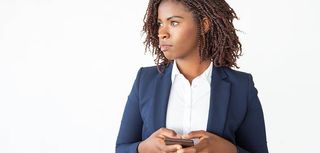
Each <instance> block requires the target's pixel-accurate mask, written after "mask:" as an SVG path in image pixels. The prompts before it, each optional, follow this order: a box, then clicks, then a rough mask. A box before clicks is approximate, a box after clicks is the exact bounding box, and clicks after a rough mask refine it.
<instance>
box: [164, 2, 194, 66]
mask: <svg viewBox="0 0 320 153" xmlns="http://www.w3.org/2000/svg"><path fill="white" fill-rule="evenodd" d="M158 23H159V29H158V34H159V35H158V36H159V43H160V49H161V51H163V53H164V55H165V57H166V58H167V59H169V60H174V59H189V58H190V57H193V58H194V57H195V56H199V52H198V43H197V42H198V41H197V25H196V22H195V21H194V19H193V16H192V13H191V12H188V10H187V8H186V7H185V6H184V5H183V4H181V3H179V2H176V1H174V0H163V1H162V2H161V3H160V5H159V8H158Z"/></svg>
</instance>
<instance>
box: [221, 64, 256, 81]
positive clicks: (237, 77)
mask: <svg viewBox="0 0 320 153" xmlns="http://www.w3.org/2000/svg"><path fill="white" fill-rule="evenodd" d="M220 68H221V69H222V70H223V72H224V73H225V75H226V76H228V79H229V80H234V81H236V82H239V81H240V82H243V81H244V82H247V81H248V80H250V79H252V74H251V73H249V72H246V71H242V70H237V69H233V68H230V67H220Z"/></svg>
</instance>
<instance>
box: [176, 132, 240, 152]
mask: <svg viewBox="0 0 320 153" xmlns="http://www.w3.org/2000/svg"><path fill="white" fill-rule="evenodd" d="M183 138H185V139H193V138H199V139H200V141H199V143H198V144H196V145H195V146H193V147H188V148H183V149H180V150H178V151H177V153H237V148H236V146H235V145H234V144H232V143H231V142H229V141H228V140H226V139H224V138H222V137H220V136H218V135H215V134H212V133H209V132H206V131H193V132H190V133H189V134H188V135H185V136H183Z"/></svg>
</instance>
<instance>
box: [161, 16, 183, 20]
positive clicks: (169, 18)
mask: <svg viewBox="0 0 320 153" xmlns="http://www.w3.org/2000/svg"><path fill="white" fill-rule="evenodd" d="M172 18H180V19H183V17H182V16H170V17H168V18H167V20H171V19H172ZM158 21H161V20H160V19H158Z"/></svg>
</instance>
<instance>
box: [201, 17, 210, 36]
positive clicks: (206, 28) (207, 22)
mask: <svg viewBox="0 0 320 153" xmlns="http://www.w3.org/2000/svg"><path fill="white" fill-rule="evenodd" d="M202 25H203V29H204V32H205V33H207V32H208V31H209V29H210V26H211V23H210V20H209V19H208V17H204V18H203V19H202Z"/></svg>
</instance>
